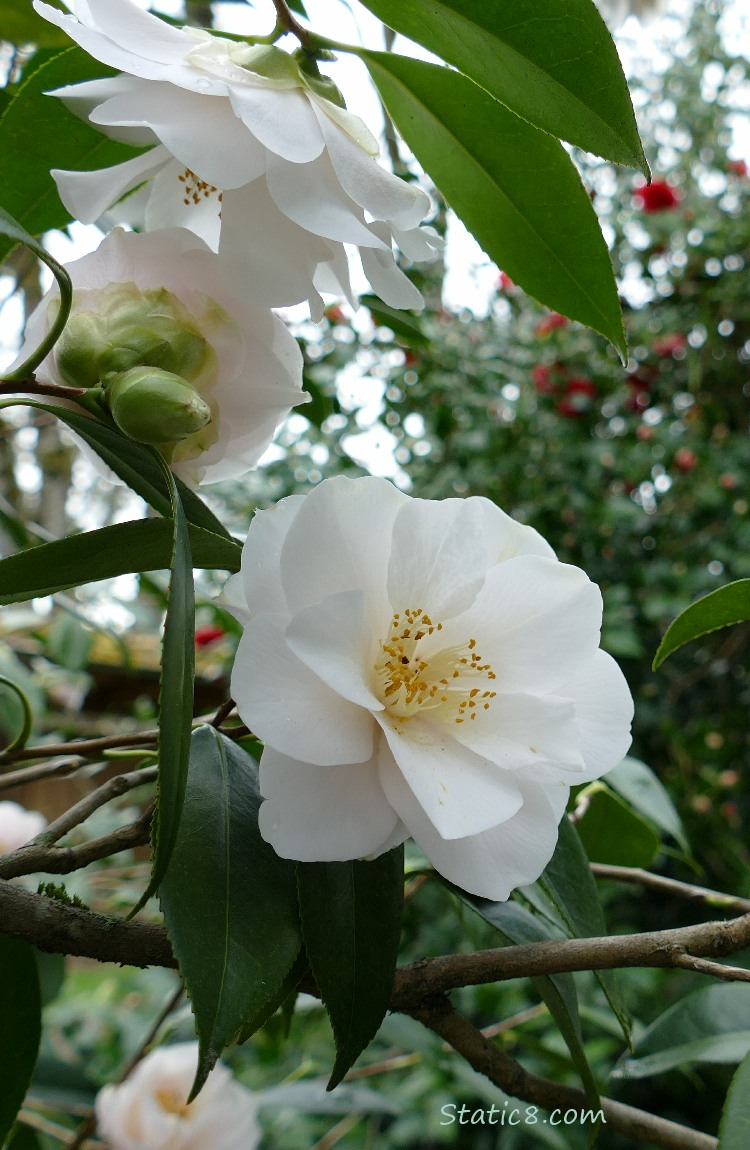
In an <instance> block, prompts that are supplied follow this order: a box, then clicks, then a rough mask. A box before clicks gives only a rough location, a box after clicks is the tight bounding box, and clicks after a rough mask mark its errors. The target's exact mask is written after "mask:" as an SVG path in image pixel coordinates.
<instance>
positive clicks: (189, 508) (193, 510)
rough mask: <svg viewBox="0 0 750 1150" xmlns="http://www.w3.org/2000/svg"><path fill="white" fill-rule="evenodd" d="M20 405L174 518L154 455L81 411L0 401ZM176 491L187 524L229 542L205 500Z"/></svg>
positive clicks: (32, 402) (181, 487) (180, 486)
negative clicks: (45, 417)
mask: <svg viewBox="0 0 750 1150" xmlns="http://www.w3.org/2000/svg"><path fill="white" fill-rule="evenodd" d="M17 405H21V406H26V407H33V408H36V410H37V411H46V412H48V413H49V414H50V415H54V416H55V417H56V418H57V419H60V420H62V422H63V423H65V424H66V425H67V426H68V427H69V428H70V429H71V431H74V432H75V433H76V435H78V436H80V438H81V439H82V440H83V441H84V442H85V443H87V444H88V445H89V447H91V448H92V449H93V450H94V451H95V452H96V454H97V455H98V456H99V458H100V459H101V460H103V462H104V463H106V465H107V467H109V468H111V470H112V471H114V473H115V475H117V476H118V477H119V478H120V479H121V480H122V481H123V483H126V484H127V485H128V487H130V488H131V489H132V490H133V491H135V493H136V495H140V497H141V499H143V500H145V502H146V503H148V504H149V506H151V507H153V508H154V510H155V511H158V512H159V514H160V515H164V516H166V517H167V518H169V517H170V516H171V502H170V497H169V490H168V487H167V484H166V483H165V481H164V474H163V472H162V470H161V468H160V467H159V464H158V462H157V458H156V456H155V455H154V453H153V452H151V451H149V450H148V449H147V448H145V447H142V446H141V444H140V443H134V442H133V440H132V439H128V438H127V437H126V436H125V435H123V434H122V433H121V432H120V431H118V430H117V428H115V427H109V426H108V425H107V424H106V423H100V422H99V420H98V419H92V417H91V416H90V415H87V414H85V413H84V412H81V411H69V410H68V409H67V408H64V407H55V406H54V405H53V404H51V403H42V402H40V401H39V400H36V399H18V398H13V399H7V400H0V408H3V407H14V406H17ZM176 484H177V490H178V492H179V495H180V500H181V502H182V506H183V508H184V510H185V514H186V516H187V518H188V520H189V521H190V522H191V523H193V524H195V526H196V527H202V528H204V529H205V530H206V531H209V532H211V533H213V534H214V535H223V536H224V537H225V538H227V539H229V538H230V535H229V532H228V531H227V529H226V527H225V526H224V524H223V523H222V522H221V521H220V520H219V519H217V518H216V516H215V515H214V513H213V511H210V510H209V508H208V507H207V506H206V504H205V503H204V502H203V500H202V499H200V498H199V496H197V495H196V494H195V492H194V491H191V489H190V488H189V487H187V486H186V485H185V484H184V483H183V482H182V480H180V479H177V480H176Z"/></svg>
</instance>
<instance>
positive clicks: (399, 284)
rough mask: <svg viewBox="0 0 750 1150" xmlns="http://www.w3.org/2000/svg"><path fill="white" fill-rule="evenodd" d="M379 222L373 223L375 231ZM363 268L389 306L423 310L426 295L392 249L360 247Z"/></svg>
mask: <svg viewBox="0 0 750 1150" xmlns="http://www.w3.org/2000/svg"><path fill="white" fill-rule="evenodd" d="M377 226H378V225H377V224H373V225H372V229H373V231H375V230H376V228H377ZM359 255H360V258H361V260H362V268H363V270H364V273H365V275H366V276H367V279H368V280H369V283H370V286H371V288H372V290H373V291H374V292H375V295H377V296H379V297H380V298H381V299H382V301H383V303H387V304H388V306H389V307H397V308H400V309H405V308H408V309H409V310H410V311H422V309H423V307H424V297H423V296H422V293H421V291H419V289H418V288H416V287H415V286H414V284H413V283H412V282H411V280H410V279H409V277H408V276H406V275H404V273H403V272H402V271H401V268H400V267H399V266H398V264H397V263H396V260H395V259H394V256H393V252H392V251H385V252H376V251H372V250H371V249H370V248H365V247H360V249H359Z"/></svg>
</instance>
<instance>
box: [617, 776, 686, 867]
mask: <svg viewBox="0 0 750 1150" xmlns="http://www.w3.org/2000/svg"><path fill="white" fill-rule="evenodd" d="M607 786H608V787H611V788H612V790H613V791H617V793H618V795H622V797H623V798H624V799H625V800H626V802H628V803H629V804H630V806H631V807H633V809H634V810H636V811H638V813H639V814H640V815H642V816H643V817H644V818H645V819H648V820H649V821H650V822H652V823H653V824H654V826H657V827H658V828H659V830H660V831H664V832H665V833H666V834H668V835H671V836H672V838H673V839H675V841H676V842H678V843H679V844H680V846H681V847H682V849H683V850H684V851H685V854H690V846H689V844H688V841H687V837H686V835H685V828H684V827H683V825H682V821H681V819H680V816H679V815H678V813H677V808H676V807H675V805H674V803H673V802H672V800H671V798H670V797H669V794H668V792H667V790H666V788H665V787H664V785H663V783H661V782H660V781H659V779H658V778H657V776H656V775H655V774H654V772H653V771H652V769H651V767H649V766H647V765H646V763H642V762H641V761H640V759H634V758H632V756H630V755H626V756H625V758H624V759H623V760H622V762H621V763H619V764H618V766H616V767H615V769H614V770H613V771H609V772H608V773H607Z"/></svg>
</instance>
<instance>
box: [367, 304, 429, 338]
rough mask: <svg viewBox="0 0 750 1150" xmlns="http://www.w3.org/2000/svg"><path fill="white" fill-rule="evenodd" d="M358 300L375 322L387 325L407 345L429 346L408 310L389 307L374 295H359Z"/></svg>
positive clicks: (417, 322)
mask: <svg viewBox="0 0 750 1150" xmlns="http://www.w3.org/2000/svg"><path fill="white" fill-rule="evenodd" d="M359 302H360V303H361V304H363V305H364V307H366V308H367V310H368V311H369V312H370V314H371V315H372V318H373V319H374V320H375V322H376V323H379V324H382V325H383V327H389V328H390V329H391V331H392V332H393V334H394V335H397V336H399V338H400V339H401V340H402V341H403V342H404V343H406V344H407V345H408V346H409V347H429V346H430V340H429V337H428V336H426V335H425V334H424V332H423V331H422V328H421V326H420V323H419V320H418V319H415V318H414V316H413V315H409V313H408V311H406V312H405V311H399V310H398V309H397V308H395V307H389V306H388V304H387V303H383V301H382V300H379V299H378V297H377V296H375V295H363V296H360V297H359Z"/></svg>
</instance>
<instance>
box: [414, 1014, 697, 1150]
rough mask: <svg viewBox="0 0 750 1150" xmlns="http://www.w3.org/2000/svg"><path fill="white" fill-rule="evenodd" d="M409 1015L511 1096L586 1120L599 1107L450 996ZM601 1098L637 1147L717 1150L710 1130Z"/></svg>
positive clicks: (610, 1118)
mask: <svg viewBox="0 0 750 1150" xmlns="http://www.w3.org/2000/svg"><path fill="white" fill-rule="evenodd" d="M409 1013H410V1014H411V1016H412V1017H413V1018H416V1019H417V1020H418V1021H419V1022H421V1023H422V1025H423V1026H426V1027H427V1028H428V1029H429V1030H432V1031H433V1032H434V1033H435V1034H438V1035H439V1036H440V1037H441V1038H442V1039H444V1041H446V1042H447V1043H449V1045H450V1046H451V1047H452V1048H453V1049H454V1050H455V1051H456V1053H457V1054H460V1055H461V1056H462V1057H463V1058H465V1059H466V1061H467V1062H468V1063H469V1065H470V1066H472V1067H473V1069H474V1070H477V1071H478V1072H479V1073H480V1074H483V1075H484V1076H485V1077H486V1078H489V1080H490V1082H494V1083H495V1085H496V1086H499V1087H500V1089H501V1090H504V1091H505V1092H506V1093H507V1094H510V1095H511V1097H512V1098H519V1099H521V1100H522V1101H524V1102H530V1103H531V1104H532V1105H533V1106H541V1107H542V1108H543V1109H544V1110H547V1111H554V1110H577V1111H579V1113H580V1114H581V1120H582V1121H585V1118H584V1115H587V1114H588V1115H591V1113H592V1111H593V1110H594V1107H593V1106H592V1105H591V1103H590V1102H589V1100H588V1099H587V1098H586V1096H585V1094H583V1092H582V1091H580V1090H576V1089H575V1088H574V1087H572V1086H561V1085H559V1084H558V1083H557V1082H552V1081H551V1080H550V1079H548V1078H541V1077H539V1076H538V1075H536V1074H530V1073H529V1072H528V1071H527V1070H525V1069H524V1068H523V1066H521V1065H520V1063H518V1062H516V1061H515V1059H513V1058H511V1057H510V1055H508V1054H506V1053H505V1052H504V1051H503V1050H501V1049H500V1048H499V1047H498V1046H495V1044H494V1043H493V1042H490V1041H489V1039H487V1038H485V1037H484V1035H483V1034H482V1033H481V1032H480V1031H479V1030H477V1029H476V1028H475V1027H474V1026H472V1024H471V1023H470V1022H469V1021H468V1020H467V1019H466V1018H464V1017H463V1016H462V1015H461V1014H459V1013H458V1012H457V1011H456V1010H454V1008H453V1007H452V1006H451V1004H450V1003H449V1002H448V1000H447V999H446V998H444V997H442V996H439V997H437V998H434V999H431V1000H428V1001H427V1002H425V1003H423V1004H422V1006H420V1007H418V1008H417V1009H414V1010H411V1011H409ZM600 1102H601V1110H602V1112H603V1114H604V1119H605V1121H606V1124H607V1126H608V1127H609V1128H610V1129H611V1130H615V1131H617V1132H618V1133H620V1134H624V1135H626V1136H627V1137H629V1138H632V1139H633V1140H634V1141H635V1142H637V1144H638V1145H642V1144H643V1143H644V1142H646V1143H649V1144H651V1145H654V1146H659V1147H663V1148H664V1150H716V1146H717V1142H716V1139H715V1138H711V1137H710V1136H709V1135H708V1134H701V1133H700V1132H699V1131H697V1130H690V1129H689V1128H688V1127H687V1126H679V1125H677V1123H676V1122H669V1121H667V1120H666V1119H664V1118H657V1117H656V1116H655V1115H653V1114H647V1113H646V1112H645V1111H644V1110H637V1109H636V1108H635V1107H634V1106H626V1105H625V1104H624V1103H622V1102H615V1101H614V1100H613V1099H611V1098H605V1097H603V1098H601V1100H600Z"/></svg>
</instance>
